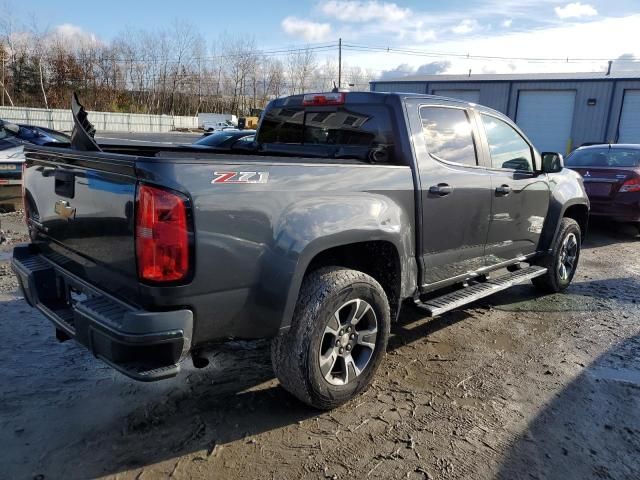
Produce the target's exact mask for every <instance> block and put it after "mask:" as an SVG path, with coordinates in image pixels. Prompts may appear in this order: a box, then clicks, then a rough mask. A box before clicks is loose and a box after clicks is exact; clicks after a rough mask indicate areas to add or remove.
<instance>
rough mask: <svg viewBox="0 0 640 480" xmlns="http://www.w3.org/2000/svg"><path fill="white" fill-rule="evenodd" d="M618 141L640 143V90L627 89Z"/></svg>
mask: <svg viewBox="0 0 640 480" xmlns="http://www.w3.org/2000/svg"><path fill="white" fill-rule="evenodd" d="M618 143H640V90H625V92H624V102H623V103H622V113H621V114H620V129H619V135H618Z"/></svg>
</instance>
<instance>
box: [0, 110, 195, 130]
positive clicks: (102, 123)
mask: <svg viewBox="0 0 640 480" xmlns="http://www.w3.org/2000/svg"><path fill="white" fill-rule="evenodd" d="M88 113H89V121H90V122H91V123H93V125H94V126H95V127H96V130H98V131H103V132H107V131H108V132H153V133H161V132H170V131H172V130H176V129H180V128H194V129H195V128H198V117H180V116H174V115H146V114H139V113H113V112H92V111H89V112H88ZM0 119H2V120H7V121H10V122H13V123H24V124H29V125H35V126H38V127H45V128H51V129H53V130H60V131H63V132H70V131H71V130H72V129H73V118H72V117H71V110H54V109H49V110H47V109H46V108H25V107H0Z"/></svg>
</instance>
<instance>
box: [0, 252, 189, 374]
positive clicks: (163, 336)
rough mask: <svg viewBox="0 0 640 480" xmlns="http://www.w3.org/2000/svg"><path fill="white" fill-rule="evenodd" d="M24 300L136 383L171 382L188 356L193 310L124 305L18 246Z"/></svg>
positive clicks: (14, 262) (17, 267)
mask: <svg viewBox="0 0 640 480" xmlns="http://www.w3.org/2000/svg"><path fill="white" fill-rule="evenodd" d="M11 266H12V268H13V271H14V272H15V273H16V276H17V277H18V281H19V283H20V287H21V289H22V292H23V294H24V298H25V299H26V301H27V302H28V303H29V305H31V306H32V307H35V308H37V309H38V310H40V311H41V312H42V313H43V314H44V315H45V316H46V317H47V318H48V319H49V320H51V321H52V322H53V323H54V325H55V326H56V328H57V329H58V330H60V331H62V332H64V333H65V334H66V335H67V336H69V337H71V338H74V339H75V340H76V341H78V342H79V343H80V344H82V345H84V346H85V347H87V348H88V349H89V350H90V351H91V352H92V353H93V354H94V355H95V356H96V357H97V358H99V359H101V360H103V361H104V362H106V363H107V364H109V365H110V366H112V367H113V368H115V369H116V370H118V371H120V372H121V373H123V374H125V375H127V376H128V377H131V378H133V379H136V380H140V381H147V382H148V381H154V380H161V379H164V378H169V377H173V376H175V375H177V374H178V372H179V371H180V364H179V363H180V361H181V360H182V359H183V358H184V357H185V356H186V355H187V354H188V353H189V350H190V348H191V339H192V332H193V313H192V312H191V311H190V310H187V309H184V310H173V311H168V312H149V311H145V310H141V309H139V308H137V307H135V306H132V305H129V304H126V303H124V302H121V301H120V300H118V299H116V298H114V297H112V296H111V295H109V294H108V293H106V292H103V291H101V290H99V289H97V288H95V287H94V286H92V285H89V284H88V283H86V282H85V281H83V280H82V279H80V278H78V277H76V276H75V275H73V274H71V273H69V272H68V271H66V270H64V269H63V268H61V267H60V266H59V265H56V264H54V263H53V262H51V261H50V260H47V259H46V258H45V257H44V256H42V255H39V254H38V252H37V250H36V247H35V246H34V245H23V246H19V247H16V248H15V249H14V251H13V259H12V262H11Z"/></svg>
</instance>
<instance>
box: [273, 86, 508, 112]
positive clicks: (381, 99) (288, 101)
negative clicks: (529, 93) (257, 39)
mask: <svg viewBox="0 0 640 480" xmlns="http://www.w3.org/2000/svg"><path fill="white" fill-rule="evenodd" d="M313 93H315V92H313ZM317 93H326V92H317ZM344 93H345V94H346V101H345V103H347V104H354V103H368V104H376V103H379V104H383V103H387V101H388V99H389V98H390V97H396V98H400V99H405V98H423V99H425V100H436V101H438V102H441V103H444V104H451V105H456V106H459V107H472V108H475V109H476V110H478V111H480V112H485V113H490V114H492V115H495V116H499V117H503V118H507V117H506V116H505V115H504V114H503V113H502V112H499V111H497V110H494V109H492V108H489V107H485V106H484V105H480V104H477V103H471V102H466V101H464V100H458V99H456V98H450V97H442V96H439V95H427V94H422V93H399V92H344ZM304 96H305V95H304V94H301V95H291V96H288V97H281V98H278V99H275V100H273V101H272V102H271V104H270V107H286V106H292V107H293V106H301V105H302V101H303V99H304Z"/></svg>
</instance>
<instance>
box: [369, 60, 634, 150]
mask: <svg viewBox="0 0 640 480" xmlns="http://www.w3.org/2000/svg"><path fill="white" fill-rule="evenodd" d="M371 90H372V91H377V92H410V93H425V94H430V95H442V96H445V97H452V98H458V99H461V100H465V101H468V102H473V103H479V104H482V105H486V106H488V107H491V108H493V109H495V110H498V111H500V112H502V113H504V114H506V115H507V116H509V117H510V118H511V119H513V120H515V121H516V123H517V124H518V125H519V126H520V128H522V130H523V131H524V132H525V133H526V134H527V136H528V137H529V138H530V139H531V140H532V141H533V143H534V144H535V145H536V147H537V148H538V150H540V151H554V152H565V153H566V152H568V151H570V150H572V149H573V148H575V147H578V146H580V145H582V144H584V143H600V142H602V143H640V72H635V73H634V72H613V73H610V74H609V75H607V74H605V73H569V74H567V73H552V74H508V75H500V74H491V75H471V76H467V75H414V76H410V77H403V78H399V79H395V80H380V81H374V82H371Z"/></svg>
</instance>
